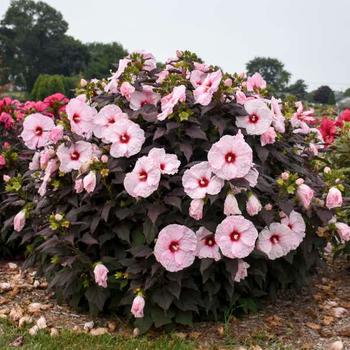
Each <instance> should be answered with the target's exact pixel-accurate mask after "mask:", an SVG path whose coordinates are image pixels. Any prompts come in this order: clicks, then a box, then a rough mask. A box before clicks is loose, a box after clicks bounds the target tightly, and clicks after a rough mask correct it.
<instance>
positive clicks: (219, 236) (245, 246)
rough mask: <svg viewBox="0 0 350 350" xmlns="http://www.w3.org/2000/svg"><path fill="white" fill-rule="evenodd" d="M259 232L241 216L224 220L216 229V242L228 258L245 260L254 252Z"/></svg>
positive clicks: (233, 216)
mask: <svg viewBox="0 0 350 350" xmlns="http://www.w3.org/2000/svg"><path fill="white" fill-rule="evenodd" d="M257 237H258V231H257V230H256V228H255V226H254V224H253V223H252V222H251V221H249V220H247V219H245V218H244V217H243V216H241V215H232V216H228V217H227V218H226V219H224V220H223V221H222V222H221V224H219V225H218V226H217V228H216V233H215V240H216V242H217V244H218V245H219V247H220V249H221V252H222V254H224V255H225V256H227V257H228V258H232V259H233V258H245V257H246V256H248V255H249V254H250V253H251V252H252V251H253V250H254V246H255V241H256V239H257Z"/></svg>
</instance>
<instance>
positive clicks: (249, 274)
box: [6, 51, 347, 330]
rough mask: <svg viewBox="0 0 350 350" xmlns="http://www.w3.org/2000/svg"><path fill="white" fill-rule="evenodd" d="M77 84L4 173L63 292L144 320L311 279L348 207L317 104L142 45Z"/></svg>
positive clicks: (21, 232)
mask: <svg viewBox="0 0 350 350" xmlns="http://www.w3.org/2000/svg"><path fill="white" fill-rule="evenodd" d="M80 93H81V94H80V95H79V96H78V97H77V98H74V99H71V100H70V101H69V102H68V103H67V105H66V106H65V107H64V109H63V110H62V111H61V110H60V111H61V113H60V117H59V118H58V119H57V118H56V119H54V118H52V116H50V115H49V114H48V113H43V111H38V110H35V111H33V112H35V113H31V114H30V115H27V116H26V117H25V119H24V122H23V130H21V134H20V135H21V139H22V140H23V142H24V144H25V145H26V147H27V148H28V149H29V150H32V151H33V152H34V155H33V158H32V160H31V162H30V164H29V165H28V172H27V176H26V177H11V176H10V177H8V178H6V183H7V185H6V186H7V187H8V192H10V193H11V200H10V202H11V201H12V202H16V201H18V200H19V198H20V199H21V200H22V201H23V202H22V203H23V205H22V208H21V210H19V211H18V213H17V215H15V216H14V217H11V218H10V220H12V222H13V224H14V229H15V232H16V233H14V235H15V236H16V237H18V236H20V237H22V242H23V243H27V244H28V245H27V248H28V249H27V251H28V253H29V255H28V263H29V262H32V261H33V260H34V259H35V258H37V259H38V261H40V263H41V269H42V270H43V272H44V273H45V275H46V276H47V277H48V278H49V280H50V283H51V286H52V287H53V288H54V290H55V292H56V295H57V297H58V298H59V299H61V300H62V299H64V300H67V301H69V302H70V303H71V304H72V305H74V306H76V307H83V306H85V305H86V304H88V306H89V308H90V311H92V312H98V311H102V310H107V309H109V310H114V311H116V312H118V313H119V314H121V315H126V316H130V315H131V314H132V315H133V316H134V317H135V318H136V324H137V325H138V326H139V327H141V329H142V330H145V329H147V328H149V327H151V326H152V325H155V326H157V327H159V326H163V325H165V324H168V323H173V322H176V323H181V324H191V322H192V320H194V319H217V318H222V317H223V316H224V315H227V314H229V313H231V312H234V311H237V312H240V311H249V310H250V309H253V308H254V301H255V299H256V298H258V297H260V296H263V295H266V294H271V295H274V294H275V293H276V290H277V289H279V288H282V287H288V286H291V285H296V286H301V285H303V283H304V282H305V278H306V277H307V275H308V273H309V272H310V271H311V270H312V269H313V268H314V267H315V266H316V265H317V264H318V262H319V259H320V255H321V252H322V251H323V249H324V247H325V245H326V243H327V238H325V237H324V236H322V235H321V234H320V232H321V231H322V227H325V226H327V225H328V222H329V220H330V219H331V218H332V216H333V215H334V213H335V211H336V209H335V208H338V207H340V206H341V204H342V195H341V193H340V191H339V190H338V187H337V186H339V185H340V182H339V181H338V182H337V181H336V179H333V178H332V179H327V182H324V180H323V178H322V177H320V176H319V175H318V173H317V171H315V170H314V168H313V167H311V162H310V159H312V157H313V156H315V155H317V154H318V153H319V152H320V151H323V150H324V138H323V134H322V133H321V132H320V131H319V130H318V129H317V128H315V127H314V123H313V121H314V120H313V111H312V110H305V109H304V107H303V105H302V104H301V103H297V104H296V105H295V104H292V105H291V104H288V103H283V102H282V101H279V100H277V99H275V98H274V97H268V96H267V91H266V82H265V81H264V80H263V79H262V77H261V76H260V75H259V74H254V75H253V76H251V77H246V76H245V74H243V73H242V74H228V73H225V72H223V71H222V70H221V69H220V68H218V67H214V66H209V65H206V64H205V63H203V62H202V61H201V60H200V58H198V57H197V56H196V55H195V54H193V53H190V52H188V51H185V52H180V51H179V52H177V55H176V57H175V58H173V59H169V60H168V61H167V62H166V63H165V64H164V65H163V68H157V66H156V61H155V59H154V57H153V56H152V55H151V54H149V53H145V52H135V53H132V54H130V55H129V56H127V57H126V58H125V59H122V60H120V62H119V66H118V69H117V71H116V72H115V73H114V74H113V75H112V76H111V77H110V78H109V79H108V80H103V81H91V82H86V81H82V82H81V89H80ZM44 102H45V101H44ZM62 108H63V107H62ZM28 174H29V175H28ZM23 188H25V189H26V195H25V196H23V195H22V194H21V189H23ZM327 192H328V195H327V196H326V193H327ZM342 225H345V224H342ZM344 227H347V226H346V225H345V226H344ZM346 229H347V228H346ZM322 232H323V231H322ZM33 242H35V243H33Z"/></svg>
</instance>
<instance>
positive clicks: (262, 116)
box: [236, 99, 272, 135]
mask: <svg viewBox="0 0 350 350" xmlns="http://www.w3.org/2000/svg"><path fill="white" fill-rule="evenodd" d="M244 109H245V110H246V111H247V113H248V115H246V116H243V117H237V118H236V125H237V126H238V127H239V128H244V129H246V131H247V134H249V135H261V134H263V133H264V132H266V131H267V130H268V129H269V127H270V125H271V123H272V112H271V110H270V109H269V108H268V107H267V105H266V103H265V102H264V101H262V100H258V99H256V100H249V101H246V102H245V103H244Z"/></svg>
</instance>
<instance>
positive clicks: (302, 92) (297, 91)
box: [286, 79, 307, 100]
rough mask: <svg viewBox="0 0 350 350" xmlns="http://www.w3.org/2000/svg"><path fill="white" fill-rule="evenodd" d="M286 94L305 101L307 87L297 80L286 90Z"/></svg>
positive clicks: (303, 82)
mask: <svg viewBox="0 0 350 350" xmlns="http://www.w3.org/2000/svg"><path fill="white" fill-rule="evenodd" d="M286 92H288V93H290V94H292V95H294V96H296V97H297V99H298V100H305V98H306V95H307V85H306V83H305V81H304V80H303V79H298V80H297V81H296V82H295V83H293V84H291V85H289V86H288V87H287V88H286Z"/></svg>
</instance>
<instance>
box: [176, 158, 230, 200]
mask: <svg viewBox="0 0 350 350" xmlns="http://www.w3.org/2000/svg"><path fill="white" fill-rule="evenodd" d="M182 185H183V187H184V191H185V192H186V194H187V195H188V196H190V197H191V198H193V199H200V198H204V197H205V196H206V195H207V194H211V195H214V194H218V193H219V192H220V191H221V189H222V187H223V186H224V180H222V179H220V178H219V177H217V176H215V175H214V176H213V175H212V171H211V168H210V165H209V163H208V162H201V163H199V164H196V165H193V166H192V167H191V168H190V169H188V170H186V171H185V173H184V175H183V176H182Z"/></svg>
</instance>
